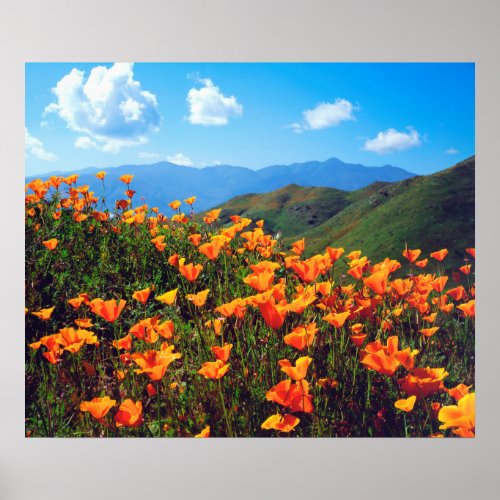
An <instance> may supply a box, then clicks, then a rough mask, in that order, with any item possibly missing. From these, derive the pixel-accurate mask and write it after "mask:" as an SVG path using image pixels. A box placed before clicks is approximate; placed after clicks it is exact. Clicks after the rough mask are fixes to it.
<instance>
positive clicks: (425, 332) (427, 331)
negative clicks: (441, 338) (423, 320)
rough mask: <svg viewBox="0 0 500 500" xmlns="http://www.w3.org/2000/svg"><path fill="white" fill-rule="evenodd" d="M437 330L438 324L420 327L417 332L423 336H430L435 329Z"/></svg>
mask: <svg viewBox="0 0 500 500" xmlns="http://www.w3.org/2000/svg"><path fill="white" fill-rule="evenodd" d="M438 330H439V327H438V326H434V327H432V328H421V329H420V330H419V332H420V333H421V334H422V335H423V336H424V337H432V336H433V335H434V334H435V333H436V332H437V331H438Z"/></svg>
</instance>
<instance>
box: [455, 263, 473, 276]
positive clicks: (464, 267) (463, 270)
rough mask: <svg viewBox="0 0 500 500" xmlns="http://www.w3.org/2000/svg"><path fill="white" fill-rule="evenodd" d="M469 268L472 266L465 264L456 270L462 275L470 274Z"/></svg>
mask: <svg viewBox="0 0 500 500" xmlns="http://www.w3.org/2000/svg"><path fill="white" fill-rule="evenodd" d="M471 267H472V266H471V265H470V264H467V265H465V266H461V267H459V268H458V270H459V271H460V272H461V273H463V274H470V270H471Z"/></svg>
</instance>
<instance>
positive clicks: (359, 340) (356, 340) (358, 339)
mask: <svg viewBox="0 0 500 500" xmlns="http://www.w3.org/2000/svg"><path fill="white" fill-rule="evenodd" d="M366 337H367V334H366V333H360V334H357V335H351V340H352V343H353V344H354V345H355V346H356V347H361V346H362V345H363V342H364V341H365V339H366Z"/></svg>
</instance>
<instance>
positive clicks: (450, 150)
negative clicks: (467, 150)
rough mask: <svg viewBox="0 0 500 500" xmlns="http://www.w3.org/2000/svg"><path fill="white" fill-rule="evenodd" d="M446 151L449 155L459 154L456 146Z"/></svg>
mask: <svg viewBox="0 0 500 500" xmlns="http://www.w3.org/2000/svg"><path fill="white" fill-rule="evenodd" d="M445 153H446V154H447V155H457V154H458V149H455V148H448V149H447V150H446V151H445Z"/></svg>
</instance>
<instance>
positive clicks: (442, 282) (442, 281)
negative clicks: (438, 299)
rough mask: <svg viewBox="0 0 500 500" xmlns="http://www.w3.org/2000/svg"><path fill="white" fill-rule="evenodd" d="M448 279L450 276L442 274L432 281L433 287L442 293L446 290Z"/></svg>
mask: <svg viewBox="0 0 500 500" xmlns="http://www.w3.org/2000/svg"><path fill="white" fill-rule="evenodd" d="M447 281H448V276H440V277H439V278H436V279H435V280H434V281H433V282H432V289H433V290H434V291H435V292H438V293H441V292H442V291H443V290H444V287H445V286H446V282H447Z"/></svg>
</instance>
